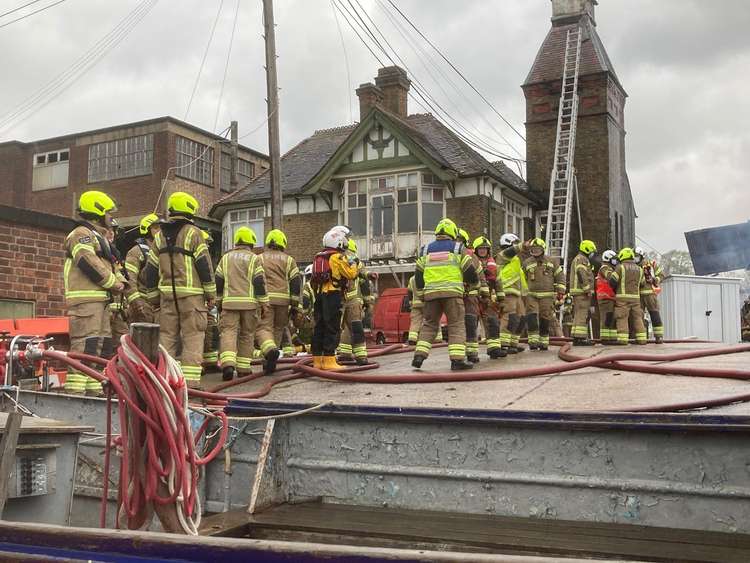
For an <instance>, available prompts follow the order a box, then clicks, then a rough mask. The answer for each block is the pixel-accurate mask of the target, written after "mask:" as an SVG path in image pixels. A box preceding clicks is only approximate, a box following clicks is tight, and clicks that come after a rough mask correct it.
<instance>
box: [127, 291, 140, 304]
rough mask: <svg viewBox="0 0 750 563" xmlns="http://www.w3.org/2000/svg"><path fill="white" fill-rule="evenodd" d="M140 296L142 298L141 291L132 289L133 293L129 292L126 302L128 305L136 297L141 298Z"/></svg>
mask: <svg viewBox="0 0 750 563" xmlns="http://www.w3.org/2000/svg"><path fill="white" fill-rule="evenodd" d="M142 298H143V294H142V293H140V292H138V291H134V292H133V293H131V294H130V295H129V296H128V297H127V302H128V305H130V304H131V303H132V302H133V301H135V300H136V299H142Z"/></svg>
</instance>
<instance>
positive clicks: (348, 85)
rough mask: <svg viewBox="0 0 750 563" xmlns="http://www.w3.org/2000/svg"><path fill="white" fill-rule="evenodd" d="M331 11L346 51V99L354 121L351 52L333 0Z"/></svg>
mask: <svg viewBox="0 0 750 563" xmlns="http://www.w3.org/2000/svg"><path fill="white" fill-rule="evenodd" d="M331 11H332V12H333V19H334V20H336V28H337V29H338V30H339V38H340V39H341V49H342V50H343V51H344V63H345V65H346V99H347V101H348V102H349V123H353V122H354V113H353V112H352V75H351V72H350V70H349V54H348V53H347V52H346V43H345V42H344V33H343V32H342V31H341V24H340V23H339V15H338V14H337V13H336V8H335V7H334V5H333V0H331Z"/></svg>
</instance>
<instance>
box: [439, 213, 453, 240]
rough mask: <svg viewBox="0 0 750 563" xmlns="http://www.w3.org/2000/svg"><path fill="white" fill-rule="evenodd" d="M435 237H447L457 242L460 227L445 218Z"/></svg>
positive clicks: (441, 221) (440, 223)
mask: <svg viewBox="0 0 750 563" xmlns="http://www.w3.org/2000/svg"><path fill="white" fill-rule="evenodd" d="M435 235H445V236H447V237H450V238H452V239H454V240H455V239H456V238H457V237H458V227H456V224H455V223H454V222H453V221H451V220H450V219H448V218H447V217H445V218H443V219H441V220H440V222H439V223H438V224H437V227H435Z"/></svg>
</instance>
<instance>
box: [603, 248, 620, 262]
mask: <svg viewBox="0 0 750 563" xmlns="http://www.w3.org/2000/svg"><path fill="white" fill-rule="evenodd" d="M616 260H617V252H615V251H614V250H605V251H604V252H603V253H602V262H609V263H610V264H613V265H614V263H615V261H616Z"/></svg>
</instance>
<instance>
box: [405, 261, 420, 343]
mask: <svg viewBox="0 0 750 563" xmlns="http://www.w3.org/2000/svg"><path fill="white" fill-rule="evenodd" d="M416 282H417V279H416V276H412V277H410V278H409V283H408V284H407V286H406V288H407V291H406V294H407V296H408V297H409V306H410V310H409V336H408V337H407V342H408V344H409V345H410V346H416V345H417V340H418V339H419V331H420V330H421V328H422V322H423V320H424V316H423V314H422V307H423V306H424V300H423V298H424V291H422V290H418V289H417V286H416Z"/></svg>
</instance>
